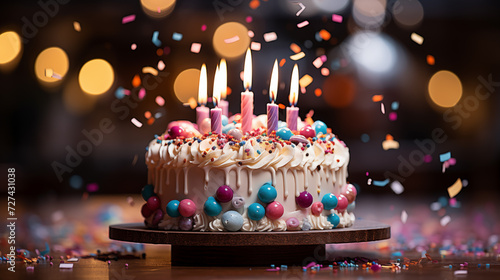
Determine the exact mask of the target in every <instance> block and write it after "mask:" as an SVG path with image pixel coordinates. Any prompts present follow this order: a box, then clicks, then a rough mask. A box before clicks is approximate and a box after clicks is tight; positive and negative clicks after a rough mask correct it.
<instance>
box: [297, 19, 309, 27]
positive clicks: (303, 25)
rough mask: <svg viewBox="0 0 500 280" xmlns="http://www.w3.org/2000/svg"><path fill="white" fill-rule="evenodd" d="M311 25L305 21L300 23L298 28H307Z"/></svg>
mask: <svg viewBox="0 0 500 280" xmlns="http://www.w3.org/2000/svg"><path fill="white" fill-rule="evenodd" d="M308 25H309V22H308V21H307V20H305V21H303V22H300V23H297V27H298V28H302V27H305V26H308Z"/></svg>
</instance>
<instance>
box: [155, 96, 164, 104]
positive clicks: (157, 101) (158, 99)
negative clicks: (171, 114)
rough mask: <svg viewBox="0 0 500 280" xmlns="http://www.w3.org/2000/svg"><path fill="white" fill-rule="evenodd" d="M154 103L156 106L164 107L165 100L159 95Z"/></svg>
mask: <svg viewBox="0 0 500 280" xmlns="http://www.w3.org/2000/svg"><path fill="white" fill-rule="evenodd" d="M155 102H156V104H158V106H163V105H165V99H163V97H161V96H159V95H158V96H157V97H156V98H155Z"/></svg>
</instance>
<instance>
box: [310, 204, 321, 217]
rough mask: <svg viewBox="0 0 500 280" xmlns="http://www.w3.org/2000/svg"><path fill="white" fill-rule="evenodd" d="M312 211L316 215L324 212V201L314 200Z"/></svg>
mask: <svg viewBox="0 0 500 280" xmlns="http://www.w3.org/2000/svg"><path fill="white" fill-rule="evenodd" d="M311 212H312V214H313V215H314V216H319V215H320V214H321V213H322V212H323V203H321V202H319V201H318V202H314V203H313V205H312V206H311Z"/></svg>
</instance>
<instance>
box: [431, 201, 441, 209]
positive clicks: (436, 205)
mask: <svg viewBox="0 0 500 280" xmlns="http://www.w3.org/2000/svg"><path fill="white" fill-rule="evenodd" d="M430 208H431V210H432V211H438V210H439V209H441V203H439V202H438V201H436V202H433V203H431V207H430Z"/></svg>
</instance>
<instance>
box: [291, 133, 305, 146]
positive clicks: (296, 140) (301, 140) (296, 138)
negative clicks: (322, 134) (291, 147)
mask: <svg viewBox="0 0 500 280" xmlns="http://www.w3.org/2000/svg"><path fill="white" fill-rule="evenodd" d="M290 141H292V143H294V144H300V143H302V144H305V145H307V144H309V140H307V138H305V137H304V135H294V136H292V137H290Z"/></svg>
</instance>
